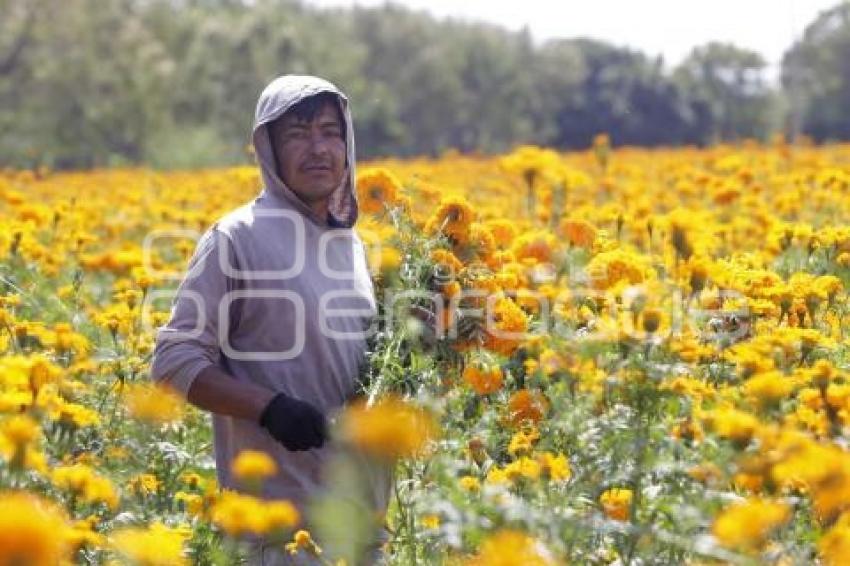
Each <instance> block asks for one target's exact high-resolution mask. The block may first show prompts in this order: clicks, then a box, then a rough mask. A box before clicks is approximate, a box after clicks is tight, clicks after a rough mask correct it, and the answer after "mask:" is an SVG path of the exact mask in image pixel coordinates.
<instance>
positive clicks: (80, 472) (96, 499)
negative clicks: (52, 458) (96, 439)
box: [50, 464, 119, 509]
mask: <svg viewBox="0 0 850 566" xmlns="http://www.w3.org/2000/svg"><path fill="white" fill-rule="evenodd" d="M50 479H51V481H52V482H53V485H55V486H56V487H58V488H59V489H63V490H66V491H69V492H71V493H73V494H74V495H76V496H77V497H80V498H82V499H83V500H84V501H86V502H89V503H105V504H106V505H108V506H109V507H110V509H116V508H118V503H119V497H118V492H117V491H116V490H115V486H114V485H113V484H112V482H111V481H110V480H109V478H106V477H103V476H99V475H97V474H96V473H95V472H94V470H92V469H91V468H90V467H88V466H86V465H84V464H74V465H73V466H59V467H56V468H53V470H52V471H51V472H50Z"/></svg>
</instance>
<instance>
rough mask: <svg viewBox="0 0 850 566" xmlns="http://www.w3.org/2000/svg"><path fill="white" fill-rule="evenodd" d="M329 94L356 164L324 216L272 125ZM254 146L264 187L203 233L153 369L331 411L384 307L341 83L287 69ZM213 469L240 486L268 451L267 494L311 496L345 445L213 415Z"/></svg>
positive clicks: (385, 480) (383, 474)
mask: <svg viewBox="0 0 850 566" xmlns="http://www.w3.org/2000/svg"><path fill="white" fill-rule="evenodd" d="M321 92H331V93H334V94H336V95H337V97H338V98H339V102H340V106H341V109H342V114H343V117H344V120H345V132H346V148H347V164H348V165H347V172H346V175H345V176H344V179H343V182H342V183H341V184H340V186H339V187H338V188H337V189H335V191H334V192H333V193H332V194H331V195H330V198H329V207H328V213H329V216H330V217H329V218H328V219H322V218H319V217H318V216H317V215H316V213H314V212H313V210H312V209H311V208H310V207H309V206H307V205H306V204H305V203H304V202H303V201H301V200H300V199H299V198H298V196H297V195H295V194H294V193H293V192H292V191H291V190H290V189H289V188H288V187H287V186H286V185H285V184H284V183H283V181H282V180H281V178H280V177H279V176H278V174H277V172H276V168H275V159H274V155H273V152H272V146H271V143H270V139H269V135H268V128H267V126H268V124H269V122H271V121H273V120H275V119H276V118H278V117H279V116H281V115H282V114H283V113H285V112H286V111H287V110H288V109H289V108H291V107H292V106H293V105H295V104H296V103H297V102H299V101H301V100H303V99H304V98H306V97H309V96H311V95H315V94H318V93H321ZM253 145H254V149H255V154H256V157H257V160H258V162H259V167H260V172H261V175H262V181H263V188H262V190H261V192H260V194H259V195H258V196H257V197H256V198H255V199H254V200H253V201H251V202H249V203H247V204H246V205H244V206H242V207H240V208H237V209H236V210H234V211H232V212H230V213H229V214H227V215H225V216H224V217H222V218H221V219H219V220H218V221H217V222H216V223H215V224H214V225H213V226H212V227H211V228H210V229H209V230H208V231H207V232H205V233H204V235H203V236H202V237H201V239H200V240H199V242H198V244H197V247H196V250H195V252H194V255H193V257H192V258H191V260H190V263H189V269H188V272H187V274H186V276H185V279H184V280H183V282H182V283H181V285H180V287H179V288H178V291H177V295H176V297H175V299H174V303H173V305H172V311H171V317H170V320H169V321H168V323H167V324H166V325H165V326H164V327H162V328H161V329H160V330H159V332H158V333H157V339H156V346H155V349H154V355H153V361H152V363H151V378H152V379H153V380H155V381H158V382H164V383H166V384H168V385H171V386H172V387H173V388H174V389H176V390H177V391H178V392H179V393H181V394H182V395H183V396H184V397H187V395H188V391H189V388H190V386H191V385H192V382H193V381H194V379H195V378H196V377H197V376H198V374H199V373H200V372H201V371H202V370H203V369H204V368H206V367H208V366H209V365H211V364H216V365H218V366H219V367H221V368H223V369H224V370H225V371H226V372H228V373H229V374H230V375H232V376H233V378H234V379H236V380H237V381H245V382H252V383H255V384H258V385H261V386H263V387H266V388H268V389H271V390H274V391H279V392H283V393H286V394H287V395H290V396H292V397H295V398H297V399H300V400H302V401H307V402H309V403H312V404H313V405H314V406H315V407H317V408H318V409H319V410H321V411H322V412H323V413H324V414H325V415H326V416H328V417H330V418H333V416H334V414H335V413H337V412H338V411H339V410H340V409H341V408H342V407H343V405H344V404H345V402H346V401H347V400H348V399H350V398H351V397H352V396H353V395H354V394H355V393H356V389H357V377H358V374H359V369H360V365H361V364H362V363H363V362H364V357H365V352H366V341H365V340H366V332H367V331H368V330H369V328H370V325H371V323H372V321H373V317H374V315H375V312H376V309H375V298H374V289H373V287H372V282H371V279H370V276H369V272H368V269H367V265H366V259H365V253H364V247H363V244H362V242H361V241H360V239H359V238H358V237H357V235H356V233H355V232H354V230H353V229H352V227H353V226H354V223H355V221H356V220H357V198H356V193H355V189H354V187H355V185H354V179H355V152H354V130H353V127H352V120H351V112H350V109H349V106H348V100H347V98H346V96H345V95H344V94H343V93H342V92H341V91H340V90H339V89H338V88H337V87H336V86H334V85H333V84H331V83H329V82H327V81H325V80H322V79H319V78H316V77H309V76H295V75H287V76H283V77H279V78H277V79H276V80H274V81H273V82H271V83H270V84H269V85H268V86H267V87H266V88H265V90H263V92H262V94H261V95H260V99H259V102H258V103H257V110H256V116H255V120H254V129H253ZM212 421H213V434H214V446H215V459H216V470H217V475H218V479H219V483H220V485H221V486H222V487H227V488H232V489H238V487H239V486H238V484H237V482H236V481H234V478H233V477H232V475H231V470H230V467H231V462H232V460H233V459H234V458H235V457H236V456H237V455H238V454H239V452H240V451H242V450H248V449H251V450H262V451H263V452H265V453H267V454H269V455H270V456H272V457H273V458H274V459H275V460H276V463H277V468H278V473H277V474H276V475H275V476H273V477H271V478H269V479H267V480H266V481H265V483H264V488H263V489H264V493H263V495H264V497H266V498H268V499H287V500H290V501H292V502H293V503H294V504H295V505H296V506H297V507H298V508H299V510H300V511H302V516H304V511H305V507H306V504H307V503H308V502H309V501H310V500H311V499H312V498H313V497H314V496H316V495H317V494H319V493H320V492H321V491H322V490H323V489H325V488H326V487H327V482H326V481H325V479H326V476H328V475H329V474H328V473H327V472H328V470H327V464H328V462H329V461H330V459H331V457H332V456H333V455H334V452H335V451H336V450H337V449H338V448H337V447H336V446H335V445H334V443H333V442H328V443H325V445H324V446H323V447H321V448H318V449H311V450H307V451H296V452H290V451H289V450H287V449H286V448H284V447H283V446H282V445H281V444H279V443H278V442H277V441H276V440H275V439H274V438H272V437H271V435H270V434H269V433H268V432H267V431H266V430H265V429H263V428H262V427H261V426H259V424H258V423H256V422H251V421H248V420H243V419H237V418H232V417H229V416H225V415H220V414H213V415H212ZM367 467H368V469H367V470H366V477H367V478H368V482H367V483H368V486H367V488H366V492H367V495H366V498H367V499H369V500H370V501H367V502H366V503H367V504H371V505H372V506H373V507H374V510H375V511H376V512H377V513H379V514H383V512H385V510H386V507H387V503H388V500H389V495H390V485H391V484H390V481H391V477H390V472H389V470H387V469H383V468H380V467H375V466H367Z"/></svg>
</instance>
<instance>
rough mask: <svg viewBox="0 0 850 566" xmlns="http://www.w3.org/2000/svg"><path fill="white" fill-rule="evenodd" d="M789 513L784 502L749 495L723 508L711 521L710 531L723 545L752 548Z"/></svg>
mask: <svg viewBox="0 0 850 566" xmlns="http://www.w3.org/2000/svg"><path fill="white" fill-rule="evenodd" d="M790 516H791V510H790V509H789V507H788V506H787V505H785V504H784V503H777V502H775V501H768V500H764V499H758V498H750V499H747V500H746V501H742V502H740V503H733V504H732V505H731V506H729V507H728V508H727V509H725V510H724V511H723V512H722V513H721V514H720V515H719V516H718V517H717V519H716V520H715V521H714V527H713V528H712V531H713V533H714V536H715V537H717V539H718V540H719V541H720V543H721V544H723V545H724V546H728V547H731V548H738V549H754V548H758V547H760V546H761V545H762V543H763V542H764V540H765V538H766V537H767V535H768V534H769V533H770V531H771V530H773V529H774V528H776V527H778V526H780V525H782V524H783V523H785V522H786V521H787V520H788V519H789V518H790Z"/></svg>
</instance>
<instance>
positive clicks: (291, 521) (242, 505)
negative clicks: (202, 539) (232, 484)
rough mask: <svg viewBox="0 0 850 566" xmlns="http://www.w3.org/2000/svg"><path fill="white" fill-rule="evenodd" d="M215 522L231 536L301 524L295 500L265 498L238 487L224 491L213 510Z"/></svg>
mask: <svg viewBox="0 0 850 566" xmlns="http://www.w3.org/2000/svg"><path fill="white" fill-rule="evenodd" d="M211 517H212V522H213V523H215V524H216V525H218V526H219V527H221V528H222V529H223V530H224V532H226V533H227V534H228V535H230V536H232V537H238V536H240V535H243V534H246V533H253V534H257V535H266V534H271V533H275V532H278V531H281V530H284V529H290V528H292V527H294V526H295V525H297V524H298V521H299V520H300V516H299V513H298V510H297V509H296V508H295V506H294V505H292V503H290V502H289V501H284V500H275V501H268V502H267V501H263V500H261V499H257V498H256V497H252V496H250V495H243V494H241V493H236V492H235V491H229V490H228V491H225V492H223V493H222V494H221V497H219V499H218V501H216V502H215V504H214V505H213V508H212V511H211Z"/></svg>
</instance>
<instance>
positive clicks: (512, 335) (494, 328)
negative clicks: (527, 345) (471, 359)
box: [484, 297, 528, 355]
mask: <svg viewBox="0 0 850 566" xmlns="http://www.w3.org/2000/svg"><path fill="white" fill-rule="evenodd" d="M488 318H489V319H490V320H488V324H487V325H486V328H485V331H486V333H485V337H484V347H485V348H487V349H488V350H491V351H493V352H497V353H500V354H504V355H510V354H511V353H513V352H514V351H515V350H516V349H517V348H518V347H519V346H520V344H521V343H522V340H523V339H524V338H525V335H526V331H527V330H528V317H527V316H526V314H525V313H524V312H523V310H522V309H521V308H520V307H519V306H518V305H517V304H516V303H515V302H514V301H512V300H511V299H509V298H507V297H501V298H499V299H497V300H496V301H495V303H493V314H492V316H491V317H488Z"/></svg>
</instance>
